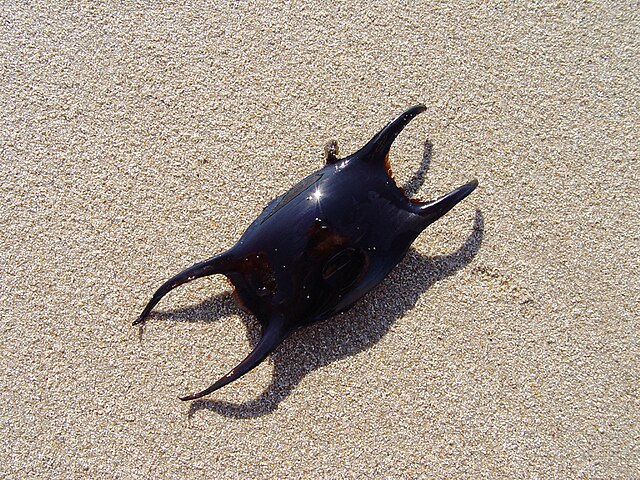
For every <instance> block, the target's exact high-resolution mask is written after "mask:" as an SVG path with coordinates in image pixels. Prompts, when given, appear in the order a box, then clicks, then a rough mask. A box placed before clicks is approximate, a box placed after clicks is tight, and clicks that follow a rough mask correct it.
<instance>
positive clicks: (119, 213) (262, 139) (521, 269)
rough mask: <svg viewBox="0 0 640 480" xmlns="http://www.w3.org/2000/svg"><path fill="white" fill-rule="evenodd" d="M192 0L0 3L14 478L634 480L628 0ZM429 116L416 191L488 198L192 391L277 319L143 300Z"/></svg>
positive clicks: (635, 297)
mask: <svg viewBox="0 0 640 480" xmlns="http://www.w3.org/2000/svg"><path fill="white" fill-rule="evenodd" d="M180 3H181V2H166V4H161V3H158V2H149V4H147V5H143V4H139V5H137V6H123V5H116V4H115V3H113V4H112V3H110V2H106V3H105V4H102V5H95V4H93V2H86V1H81V2H73V3H66V2H60V1H57V0H46V1H44V2H4V5H3V7H2V9H1V13H0V16H1V18H2V21H1V23H0V33H1V35H0V68H1V72H2V75H1V76H0V108H1V112H2V113H1V115H0V122H1V123H0V125H1V127H0V161H1V171H0V197H1V198H2V204H1V206H0V217H1V218H2V228H1V230H0V269H1V277H0V313H1V315H0V326H1V329H2V332H1V336H0V338H1V342H2V343H1V345H0V366H1V368H2V375H0V412H1V429H0V436H1V437H2V441H1V447H0V477H2V478H123V479H124V478H177V477H179V476H180V477H182V476H184V477H189V478H242V479H246V478H607V479H610V478H639V477H640V460H639V459H640V447H639V445H640V392H639V388H638V385H639V381H640V378H639V377H640V356H639V351H638V347H639V338H640V336H639V327H640V318H639V315H638V303H639V299H640V288H639V287H640V280H639V276H638V267H639V265H638V259H639V258H640V255H639V254H640V251H639V250H640V225H639V218H640V216H639V214H640V207H639V206H640V202H639V195H638V193H639V185H640V169H639V168H638V146H639V141H638V127H639V121H638V118H639V117H638V98H640V97H639V95H640V81H639V78H638V65H639V58H638V57H639V56H638V49H639V47H640V45H639V44H640V42H639V41H638V38H639V34H640V27H639V25H640V22H639V18H638V16H639V15H638V12H639V11H640V9H638V4H637V2H633V1H627V2H622V3H620V2H609V1H602V2H577V3H576V2H552V3H549V2H538V1H534V2H515V3H512V2H492V3H483V2H479V1H474V2H459V3H457V4H456V3H455V2H454V3H435V2H434V3H430V2H392V1H388V2H361V1H359V0H349V1H347V2H338V3H337V4H332V5H325V4H324V2H306V3H304V2H303V3H300V2H287V3H286V4H274V3H272V2H266V1H259V2H245V1H240V2H226V1H219V2H214V4H213V5H211V4H195V3H193V2H189V4H187V5H180ZM525 4H529V5H528V6H524V5H525ZM521 5H522V6H521ZM419 102H422V103H424V104H425V105H426V106H427V110H426V112H425V113H423V114H422V115H420V116H419V117H418V118H416V119H415V120H414V121H413V122H412V123H411V124H410V125H409V126H408V127H407V128H406V129H405V131H404V132H403V133H402V134H401V136H400V137H399V138H398V140H397V141H396V143H395V144H394V147H393V149H392V152H391V164H392V167H393V170H394V174H395V177H396V179H397V181H398V183H399V184H408V185H409V187H410V190H412V193H414V194H415V196H417V197H419V198H423V199H432V198H436V197H437V196H439V195H441V194H443V193H445V192H448V191H450V190H452V189H453V188H455V187H457V186H459V185H461V184H462V183H464V182H466V181H468V180H470V179H472V178H477V179H478V180H479V182H480V186H479V187H478V189H477V190H476V191H475V192H474V193H473V194H472V195H471V196H470V197H469V198H468V199H466V200H465V201H464V202H463V203H461V204H460V205H458V206H457V207H456V208H455V209H454V210H453V211H452V212H450V213H449V214H448V215H447V216H446V217H445V218H443V219H442V220H441V221H439V222H438V223H436V224H434V225H432V226H431V227H429V229H428V230H427V231H425V232H424V233H423V234H422V235H421V236H420V237H419V238H418V239H417V241H416V242H415V244H414V245H413V248H412V250H411V251H410V253H409V254H408V256H407V258H406V259H405V261H404V262H403V263H401V264H400V265H399V266H398V267H397V268H396V269H395V270H394V271H393V272H392V274H391V275H390V276H389V277H388V278H387V279H386V280H385V281H384V282H383V283H382V284H381V285H380V286H379V288H378V289H377V290H375V291H374V292H372V293H371V294H370V295H368V296H367V297H366V298H364V299H363V300H362V301H361V302H360V303H359V304H358V305H357V306H356V307H354V308H353V309H352V310H350V311H349V312H347V313H345V314H343V315H340V316H339V317H336V318H334V319H332V320H330V321H327V322H325V323H322V324H318V325H315V326H312V327H310V328H308V329H306V330H304V331H301V332H299V333H297V334H296V335H294V336H292V337H291V338H289V339H288V340H287V341H286V342H285V343H284V344H283V345H282V346H281V348H280V349H279V350H278V351H277V352H276V353H274V354H273V355H272V357H271V358H270V359H269V361H267V362H265V363H264V364H262V365H261V366H260V367H259V368H257V369H256V370H255V371H253V372H251V373H250V374H248V375H246V376H245V377H244V378H242V379H241V380H239V381H237V382H236V383H233V384H231V385H229V386H228V387H225V388H224V389H222V390H220V391H218V392H216V393H214V394H213V395H211V396H209V397H207V398H206V399H205V400H204V401H200V402H192V403H191V402H187V403H184V402H181V401H180V400H178V398H177V397H178V395H183V394H186V393H191V392H193V391H196V390H198V389H201V388H204V387H206V386H208V385H209V384H211V383H212V382H213V381H214V380H216V379H217V378H219V377H220V376H221V375H223V374H224V373H226V372H227V371H228V370H229V369H230V368H231V367H233V366H234V365H235V364H236V363H237V362H238V361H239V360H241V359H242V358H243V357H244V355H245V354H246V353H247V352H248V351H249V350H250V349H251V345H252V342H255V340H256V338H257V336H258V334H259V326H258V325H257V323H256V322H255V321H254V320H253V319H252V317H251V316H249V315H246V314H245V313H243V312H242V311H241V310H240V309H239V308H238V307H237V306H236V305H235V303H234V301H233V299H232V297H231V296H230V287H229V285H228V284H227V282H226V280H225V279H224V277H220V276H217V277H211V278H208V279H203V280H199V281H197V282H194V283H192V284H189V285H185V286H183V287H181V288H180V289H179V290H176V291H175V292H172V293H171V294H170V295H169V296H167V297H166V298H165V299H164V300H163V301H162V303H161V304H160V305H159V306H158V308H157V314H156V315H155V316H153V317H152V318H151V319H150V321H149V322H148V323H147V325H146V326H145V327H144V328H143V329H138V328H136V327H133V326H132V325H131V322H132V321H133V320H134V319H135V318H136V317H137V315H138V314H139V312H140V311H141V309H142V308H143V306H144V305H145V303H146V302H147V301H148V299H149V298H150V295H151V294H152V292H153V291H154V290H155V288H156V287H157V286H159V284H160V283H161V282H163V281H164V280H165V279H166V278H168V277H169V276H170V275H172V274H174V273H176V272H178V271H179V270H181V269H183V268H185V267H187V266H189V265H191V264H192V263H194V262H196V261H199V260H202V259H204V258H207V257H209V256H211V255H213V254H216V253H218V252H221V251H223V250H225V249H226V248H229V247H230V246H231V245H232V244H233V243H234V242H235V241H236V240H237V239H238V237H239V236H240V234H241V233H242V232H243V231H244V229H245V228H246V227H247V226H248V225H249V224H250V223H251V221H252V220H253V219H254V218H255V217H256V216H257V215H258V214H259V212H260V211H261V209H262V208H263V207H264V206H265V205H266V204H267V202H268V201H269V200H271V199H272V198H273V197H274V196H276V195H278V194H281V193H283V192H285V191H286V190H287V189H288V188H289V187H290V186H291V185H293V184H294V183H295V182H296V181H297V180H299V179H301V178H303V177H304V176H305V175H307V174H309V173H311V172H313V171H314V170H316V169H317V168H318V167H320V166H321V165H322V161H323V145H324V143H325V142H326V141H327V140H329V139H332V138H335V139H337V140H338V142H339V144H340V149H341V154H342V155H347V154H349V153H352V152H354V151H355V150H356V149H357V148H359V147H360V146H362V145H363V144H364V143H365V142H366V141H367V140H368V139H369V138H370V137H371V136H372V135H373V134H374V133H375V132H376V131H377V130H378V129H380V128H381V127H382V126H383V125H384V124H385V123H386V122H388V121H389V120H391V119H393V118H394V117H395V116H396V115H397V114H399V113H400V112H402V111H403V110H404V109H406V108H408V107H409V106H411V105H413V104H416V103H419ZM416 172H417V176H416V177H414V174H416Z"/></svg>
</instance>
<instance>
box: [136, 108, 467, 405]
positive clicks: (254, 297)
mask: <svg viewBox="0 0 640 480" xmlns="http://www.w3.org/2000/svg"><path fill="white" fill-rule="evenodd" d="M422 111H424V107H423V106H422V105H417V106H414V107H412V108H410V109H409V110H407V111H406V112H404V113H403V114H402V115H400V116H399V117H398V118H397V119H396V120H394V121H393V122H391V123H389V124H388V125H387V126H386V127H385V128H383V129H382V130H381V131H380V133H378V134H377V135H376V136H374V137H373V138H372V139H371V141H369V143H367V144H366V145H365V146H364V147H363V148H362V149H360V150H359V151H358V152H356V153H355V154H353V155H350V156H348V157H346V158H344V159H338V158H337V146H336V145H335V144H329V145H327V148H326V150H325V151H326V157H327V165H325V166H324V167H323V168H321V169H320V170H318V171H317V172H315V173H312V174H311V175H309V176H308V177H306V178H305V179H303V180H301V181H300V182H299V183H298V184H296V185H295V186H294V187H293V188H292V189H291V190H289V191H288V192H287V193H285V194H283V195H281V196H279V197H277V198H276V199H274V200H273V201H272V202H271V203H270V204H269V205H268V206H267V207H266V208H265V209H264V210H263V211H262V213H261V214H260V216H259V217H258V218H257V219H256V220H255V221H254V222H253V223H252V224H251V225H250V226H249V228H248V229H247V231H246V232H245V233H244V234H243V235H242V237H241V238H240V240H238V242H237V243H236V244H235V245H234V246H233V247H232V248H231V249H229V250H228V251H226V252H224V253H222V254H220V255H217V256H215V257H213V258H210V259H209V260H206V261H204V262H200V263H198V264H196V265H194V266H192V267H190V268H188V269H186V270H184V271H183V272H181V273H179V274H178V275H176V276H175V277H173V278H171V279H169V280H168V281H167V282H165V283H164V284H163V285H162V286H161V287H160V288H159V289H158V291H157V292H156V293H155V294H154V296H153V298H152V299H151V301H150V302H149V304H148V305H147V307H146V308H145V309H144V311H143V312H142V314H141V315H140V317H139V318H138V319H137V320H136V321H135V322H134V324H136V323H140V322H142V321H144V319H145V318H146V317H147V315H148V314H149V312H150V311H151V310H152V309H153V307H154V306H155V305H156V304H157V303H158V301H159V300H160V299H161V298H162V297H163V296H164V295H165V294H166V293H167V292H169V291H170V290H172V289H173V288H175V287H177V286H178V285H181V284H183V283H185V282H189V281H191V280H193V279H195V278H199V277H203V276H207V275H212V274H216V273H220V274H224V275H226V276H227V277H228V278H229V279H230V280H231V282H232V283H233V284H234V286H235V288H236V292H237V294H238V297H239V299H240V301H241V302H242V303H243V305H244V306H245V307H246V308H248V309H249V310H250V311H251V312H252V313H253V314H254V315H255V316H256V317H257V319H258V320H259V321H260V323H261V325H262V338H261V339H260V341H259V342H258V344H257V345H256V347H255V349H254V350H253V352H251V353H250V354H249V356H248V357H247V358H246V359H245V360H243V361H242V362H241V363H240V364H239V365H238V366H237V367H235V368H234V369H233V370H231V371H230V372H229V373H228V374H227V375H225V376H224V377H222V378H221V379H220V380H218V381H217V382H216V383H214V384H213V385H211V386H210V387H209V388H207V389H205V390H203V391H202V392H199V393H196V394H193V395H188V396H186V397H183V398H182V399H183V400H193V399H195V398H200V397H202V396H204V395H207V394H209V393H211V392H213V391H214V390H217V389H218V388H220V387H222V386H224V385H226V384H228V383H230V382H232V381H233V380H235V379H237V378H239V377H240V376H242V375H244V374H245V373H247V372H248V371H249V370H251V369H252V368H254V367H255V366H257V365H258V364H259V363H260V362H261V361H262V360H264V358H265V357H266V356H267V355H269V353H271V352H272V351H273V350H274V349H275V348H276V347H277V346H278V345H279V344H280V343H281V342H282V341H283V340H284V339H285V338H286V337H287V336H289V335H290V334H291V333H292V332H293V331H295V330H296V329H297V328H300V327H302V326H305V325H309V324H311V323H313V322H316V321H319V320H323V319H326V318H329V317H331V316H332V315H335V314H336V313H338V312H341V311H344V310H345V309H347V308H349V307H350V306H351V305H353V304H354V303H355V302H356V301H357V300H358V299H359V298H360V297H362V296H363V295H364V294H366V293H367V292H369V291H370V290H371V289H372V288H373V287H375V286H376V285H377V284H378V283H380V282H381V281H382V280H383V279H384V278H385V277H386V276H387V274H388V273H389V272H390V271H391V269H393V267H394V266H395V265H397V264H398V262H400V261H401V260H402V258H403V257H404V255H405V254H406V252H407V250H408V249H409V247H410V246H411V243H412V242H413V241H414V240H415V238H416V237H417V236H418V235H419V234H420V232H422V230H424V229H425V228H426V227H427V226H428V225H430V224H431V223H433V222H434V221H435V220H437V219H438V218H440V217H442V216H443V215H444V214H446V213H447V212H448V211H449V210H451V208H453V207H454V206H455V205H456V204H457V203H458V202H459V201H461V200H462V199H463V198H465V197H466V196H467V195H469V194H470V193H471V192H472V191H473V190H474V189H475V187H476V186H477V184H478V182H477V181H476V180H473V181H472V182H469V183H467V184H466V185H463V186H462V187H460V188H458V189H456V190H454V191H453V192H451V193H449V194H447V195H445V196H444V197H442V198H440V199H438V200H436V201H434V202H428V203H425V202H416V201H412V200H410V199H408V198H407V197H406V196H405V195H404V193H403V192H402V191H401V190H400V189H399V188H398V187H397V186H396V184H395V182H394V181H393V179H392V178H391V177H390V175H389V164H388V153H389V148H390V147H391V144H392V143H393V141H394V140H395V138H396V136H397V135H398V134H399V133H400V131H402V129H403V128H404V127H405V125H407V123H409V121H410V120H411V119H412V118H414V117H415V116H416V115H418V114H419V113H420V112H422Z"/></svg>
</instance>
